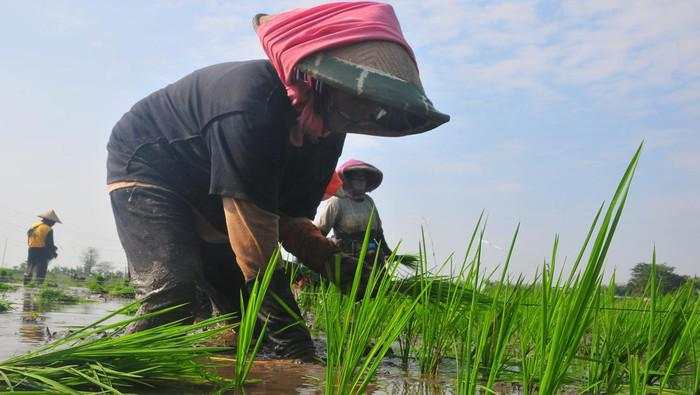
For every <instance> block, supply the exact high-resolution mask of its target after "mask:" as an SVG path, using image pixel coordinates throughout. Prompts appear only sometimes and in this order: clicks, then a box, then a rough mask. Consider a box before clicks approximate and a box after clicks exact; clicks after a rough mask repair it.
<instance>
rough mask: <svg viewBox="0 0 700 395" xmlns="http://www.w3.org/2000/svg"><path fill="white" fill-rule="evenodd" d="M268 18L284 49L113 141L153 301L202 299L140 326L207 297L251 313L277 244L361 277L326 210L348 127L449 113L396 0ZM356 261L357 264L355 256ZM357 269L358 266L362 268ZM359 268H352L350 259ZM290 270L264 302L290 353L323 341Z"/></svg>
mask: <svg viewBox="0 0 700 395" xmlns="http://www.w3.org/2000/svg"><path fill="white" fill-rule="evenodd" d="M254 27H255V30H256V32H257V34H258V36H259V38H260V42H261V43H262V46H263V49H264V50H265V52H266V54H267V56H268V58H269V60H252V61H244V62H231V63H223V64H217V65H213V66H209V67H206V68H204V69H201V70H197V71H195V72H193V73H192V74H190V75H188V76H186V77H184V78H182V79H181V80H179V81H176V82H175V83H173V84H170V85H168V86H166V87H165V88H163V89H161V90H158V91H156V92H154V93H152V94H151V95H149V96H147V97H146V98H145V99H143V100H141V101H140V102H138V103H136V104H135V105H134V106H133V107H132V108H131V110H130V111H129V112H127V113H126V114H125V115H124V116H123V117H122V118H121V120H119V122H118V123H117V124H116V126H115V127H114V129H113V131H112V135H111V137H110V140H109V144H108V145H107V150H108V153H109V155H108V159H107V182H108V189H109V191H110V196H111V200H112V208H113V211H114V216H115V220H116V225H117V230H118V233H119V237H120V240H121V243H122V245H123V246H124V249H125V251H126V256H127V259H128V263H129V269H130V273H131V276H132V280H133V282H134V285H135V286H136V288H137V294H138V296H139V297H140V298H143V297H148V299H147V301H146V303H145V304H144V305H142V307H141V309H140V314H144V313H147V312H150V311H153V310H157V309H161V308H163V307H167V306H172V305H175V304H180V303H188V306H189V311H187V309H178V310H176V311H174V312H173V313H172V314H169V315H166V316H158V317H156V318H154V319H149V320H146V321H142V322H139V324H137V326H136V327H135V328H133V329H134V330H140V329H144V328H148V327H151V326H154V325H158V324H161V323H163V322H167V321H171V320H174V319H180V318H186V317H187V318H188V319H192V318H191V317H195V316H197V311H196V306H198V305H199V303H197V300H196V295H197V294H198V293H200V292H202V293H204V294H206V295H207V296H208V297H209V298H210V299H211V301H212V304H213V305H214V306H215V307H216V309H217V310H219V311H222V312H232V311H238V307H239V306H238V301H239V297H240V292H241V291H243V292H244V293H245V292H246V289H248V286H249V285H250V284H251V283H252V281H254V279H255V277H256V275H257V274H258V273H260V271H261V270H264V268H265V265H266V263H267V262H268V260H269V258H270V256H271V255H272V253H273V251H274V250H275V248H276V247H277V243H278V242H281V243H282V244H283V246H284V247H285V249H287V250H288V251H289V252H291V253H293V254H294V255H296V256H297V257H299V259H300V260H301V261H303V262H304V263H305V264H307V265H308V266H309V267H310V268H311V269H312V270H314V271H316V272H318V273H320V274H321V275H323V276H327V277H329V278H331V279H333V278H335V275H336V274H338V275H339V277H340V278H341V282H347V281H351V278H350V275H351V274H350V273H352V271H354V262H355V259H354V258H353V257H351V256H348V255H343V256H342V257H341V259H342V260H343V261H344V263H346V264H342V265H340V267H341V269H342V270H343V271H344V272H343V273H333V270H334V269H333V268H334V267H335V265H334V256H335V255H336V254H339V253H340V250H339V248H338V247H337V246H336V245H335V244H334V243H332V242H331V241H330V240H328V239H326V238H325V237H324V236H323V235H322V234H321V232H320V231H319V230H318V228H316V227H315V226H314V225H313V223H312V222H311V220H310V218H313V215H314V213H315V211H316V208H317V206H318V204H319V202H320V200H321V197H322V195H323V191H324V189H325V186H326V184H328V181H329V179H330V177H331V175H332V174H333V169H334V168H335V166H336V163H337V160H338V157H339V156H340V153H341V151H342V148H343V142H344V139H345V133H363V134H370V135H377V136H403V135H408V134H412V133H421V132H425V131H427V130H430V129H433V128H435V127H436V126H438V125H440V124H442V123H444V122H447V120H448V119H449V117H448V116H447V115H445V114H442V113H440V112H438V111H436V110H435V109H434V108H433V106H432V104H431V103H430V101H429V100H428V99H427V97H426V96H425V94H424V92H423V88H422V86H421V83H420V80H419V78H418V70H417V68H416V63H415V59H414V58H413V52H412V51H411V48H410V47H409V45H408V44H407V43H406V41H405V40H404V38H403V36H402V33H401V29H400V27H399V24H398V21H397V20H396V17H395V15H394V12H393V10H392V8H391V7H390V6H388V5H386V4H380V3H368V2H364V3H333V4H325V5H320V6H317V7H313V8H309V9H300V10H294V11H290V12H286V13H282V14H278V15H275V16H267V15H257V16H256V17H255V18H254ZM351 263H353V264H351ZM347 268H349V270H348V269H347ZM345 272H347V273H345ZM271 293H274V294H276V296H277V297H278V298H279V299H280V300H282V301H283V302H284V303H285V304H286V305H287V306H289V308H291V310H292V311H293V312H294V313H296V314H297V315H299V308H298V306H297V304H296V302H295V301H294V298H293V296H292V294H291V291H290V288H289V283H288V280H287V278H285V277H284V275H283V272H281V271H278V272H277V274H276V275H275V278H274V279H273V280H272V283H271V285H270V288H269V290H268V294H267V297H266V300H265V302H264V304H263V307H262V312H261V315H262V316H264V317H269V324H268V333H269V336H268V338H269V340H270V341H271V342H272V343H273V345H275V349H276V350H277V351H279V357H289V358H302V359H308V358H311V357H313V355H314V348H313V343H312V341H311V337H310V335H309V332H308V330H307V328H306V326H305V325H304V323H303V322H298V321H296V319H295V318H293V315H292V314H290V313H288V311H287V310H286V309H285V308H283V306H281V305H280V304H279V303H278V302H277V300H276V299H275V298H274V297H272V296H271V295H270V294H271Z"/></svg>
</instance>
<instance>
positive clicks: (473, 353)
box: [455, 228, 489, 394]
mask: <svg viewBox="0 0 700 395" xmlns="http://www.w3.org/2000/svg"><path fill="white" fill-rule="evenodd" d="M483 237H484V230H483V228H482V229H481V232H480V235H479V243H478V246H477V247H476V254H475V257H474V262H473V264H472V265H471V266H470V268H469V278H470V279H471V282H472V284H473V287H472V289H473V290H474V292H473V293H472V297H471V303H470V304H469V313H468V316H467V317H468V319H467V322H466V330H465V331H464V332H463V338H462V342H461V344H459V346H458V347H455V356H456V360H457V388H456V390H457V393H458V394H475V393H476V391H477V388H478V387H477V385H478V374H479V370H480V368H481V361H482V355H483V352H484V349H485V347H486V332H487V326H488V325H489V324H488V323H487V321H486V320H485V319H484V317H479V318H480V321H477V319H478V318H477V311H478V310H477V295H478V293H479V292H480V291H481V289H482V286H483V283H484V282H483V280H482V278H481V277H480V276H479V270H480V268H481V246H482V240H483ZM488 313H489V312H488V311H487V312H486V314H488ZM477 322H481V323H480V324H478V323H477Z"/></svg>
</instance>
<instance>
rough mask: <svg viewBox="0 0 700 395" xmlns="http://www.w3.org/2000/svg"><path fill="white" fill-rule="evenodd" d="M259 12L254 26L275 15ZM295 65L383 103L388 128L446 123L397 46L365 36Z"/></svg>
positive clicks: (409, 129) (410, 130) (421, 128)
mask: <svg viewBox="0 0 700 395" xmlns="http://www.w3.org/2000/svg"><path fill="white" fill-rule="evenodd" d="M274 17H275V15H267V14H257V15H256V16H255V17H254V18H253V27H254V29H256V30H257V28H258V27H259V26H262V25H264V24H265V23H268V22H269V21H271V20H272V19H274ZM296 69H297V70H298V71H300V72H302V73H304V74H306V75H308V76H310V77H313V78H314V79H316V80H319V81H322V82H324V83H326V84H328V85H330V86H332V87H334V88H337V89H340V90H342V91H345V92H346V93H349V94H351V95H353V96H356V97H358V98H361V99H367V100H370V101H372V102H375V103H378V104H382V105H386V106H388V107H390V108H392V109H393V110H394V111H390V112H388V113H387V114H386V116H385V117H384V118H383V120H384V123H386V124H388V125H391V126H390V129H394V126H396V129H394V130H404V132H403V133H402V134H403V135H405V134H415V133H422V132H425V131H428V130H431V129H434V128H436V127H438V126H439V125H441V124H443V123H445V122H448V121H449V120H450V116H449V115H447V114H444V113H441V112H440V111H438V110H437V109H436V108H435V107H434V106H433V103H432V102H431V101H430V99H428V97H427V96H426V94H425V91H424V90H423V84H422V83H421V80H420V76H419V74H418V69H417V68H416V64H415V62H414V61H413V59H412V58H411V55H409V53H408V52H407V51H406V49H405V48H403V47H402V46H401V45H399V44H396V43H394V42H389V41H381V40H369V41H363V42H358V43H355V44H350V45H344V46H341V47H338V48H333V49H330V50H325V51H320V52H318V53H315V54H312V55H310V56H307V57H306V58H304V59H302V60H301V61H300V62H299V63H298V64H297V65H296Z"/></svg>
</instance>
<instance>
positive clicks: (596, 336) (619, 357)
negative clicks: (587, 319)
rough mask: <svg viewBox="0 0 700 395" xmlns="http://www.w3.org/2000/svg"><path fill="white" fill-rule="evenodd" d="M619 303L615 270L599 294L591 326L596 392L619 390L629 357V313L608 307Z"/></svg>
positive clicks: (590, 381) (591, 384) (591, 382)
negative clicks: (626, 352) (625, 361)
mask: <svg viewBox="0 0 700 395" xmlns="http://www.w3.org/2000/svg"><path fill="white" fill-rule="evenodd" d="M614 304H615V274H614V273H613V275H612V276H611V278H610V281H609V283H608V287H607V289H606V290H605V292H604V293H603V294H602V295H601V296H600V298H599V304H598V309H597V310H596V311H595V312H594V314H595V315H594V325H593V327H592V330H591V335H590V337H591V340H590V341H591V346H590V362H589V363H588V372H587V389H588V390H589V391H593V392H595V393H616V392H619V391H620V390H621V386H622V384H623V382H622V371H623V368H624V367H623V364H622V361H623V360H624V358H625V351H626V338H627V336H629V335H631V334H630V330H629V329H631V328H630V327H629V326H628V325H625V323H626V322H629V318H633V317H629V316H627V315H625V314H624V313H623V312H622V311H620V310H616V309H604V307H605V306H614Z"/></svg>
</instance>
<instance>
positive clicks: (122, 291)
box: [105, 279, 136, 299]
mask: <svg viewBox="0 0 700 395" xmlns="http://www.w3.org/2000/svg"><path fill="white" fill-rule="evenodd" d="M105 289H106V291H107V294H108V295H109V296H113V297H116V298H125V299H133V298H134V297H136V289H135V288H134V286H133V285H131V283H130V282H129V281H128V280H125V279H116V280H114V281H111V282H108V283H107V285H106V286H105Z"/></svg>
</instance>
